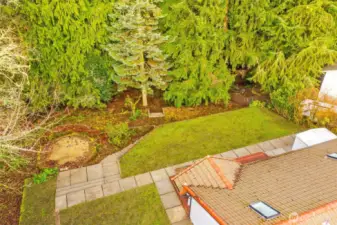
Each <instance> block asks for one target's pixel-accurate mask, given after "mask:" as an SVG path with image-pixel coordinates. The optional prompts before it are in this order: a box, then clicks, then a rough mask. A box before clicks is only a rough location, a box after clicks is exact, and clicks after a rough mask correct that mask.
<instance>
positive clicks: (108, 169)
mask: <svg viewBox="0 0 337 225" xmlns="http://www.w3.org/2000/svg"><path fill="white" fill-rule="evenodd" d="M117 174H120V173H119V166H118V163H117V162H111V163H106V164H103V175H104V177H108V176H112V175H117Z"/></svg>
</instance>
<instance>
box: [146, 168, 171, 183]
mask: <svg viewBox="0 0 337 225" xmlns="http://www.w3.org/2000/svg"><path fill="white" fill-rule="evenodd" d="M150 173H151V176H152V179H153V181H160V180H164V179H167V178H168V174H167V173H166V171H165V169H160V170H156V171H152V172H150Z"/></svg>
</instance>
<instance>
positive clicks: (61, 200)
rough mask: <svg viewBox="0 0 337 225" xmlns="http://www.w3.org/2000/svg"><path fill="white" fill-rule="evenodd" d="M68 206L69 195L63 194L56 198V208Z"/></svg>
mask: <svg viewBox="0 0 337 225" xmlns="http://www.w3.org/2000/svg"><path fill="white" fill-rule="evenodd" d="M66 208H67V196H66V195H62V196H58V197H56V198H55V209H59V210H61V209H66Z"/></svg>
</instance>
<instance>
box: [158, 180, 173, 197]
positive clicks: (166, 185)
mask: <svg viewBox="0 0 337 225" xmlns="http://www.w3.org/2000/svg"><path fill="white" fill-rule="evenodd" d="M155 184H156V187H157V189H158V193H159V195H162V194H166V193H169V192H172V191H174V187H173V185H172V183H171V181H170V180H169V179H165V180H161V181H156V182H155Z"/></svg>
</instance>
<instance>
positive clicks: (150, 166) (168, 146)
mask: <svg viewBox="0 0 337 225" xmlns="http://www.w3.org/2000/svg"><path fill="white" fill-rule="evenodd" d="M300 130H301V128H300V127H299V126H297V125H295V124H293V123H291V122H289V121H287V120H285V119H284V118H282V117H280V116H279V115H277V114H275V113H272V112H270V111H268V110H266V109H260V108H256V107H251V108H245V109H240V110H236V111H230V112H226V113H221V114H216V115H211V116H207V117H201V118H197V119H193V120H187V121H182V122H176V123H171V124H167V125H164V126H162V127H159V128H157V129H155V130H154V131H153V132H151V133H150V134H149V135H148V136H146V137H145V138H144V139H143V140H142V141H141V142H140V143H139V144H137V145H136V146H135V147H134V148H133V149H132V150H131V151H130V152H128V153H127V154H126V155H125V156H123V158H122V159H121V168H122V176H123V177H128V176H131V175H136V174H140V173H144V172H148V171H152V170H156V169H160V168H163V167H166V166H171V165H175V164H179V163H183V162H188V161H190V160H193V159H198V158H202V157H204V156H207V155H212V154H217V153H221V152H225V151H228V150H231V149H235V148H239V147H243V146H247V145H251V144H254V143H258V142H262V141H266V140H270V139H273V138H277V137H281V136H286V135H289V134H292V133H296V132H298V131H300Z"/></svg>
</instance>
